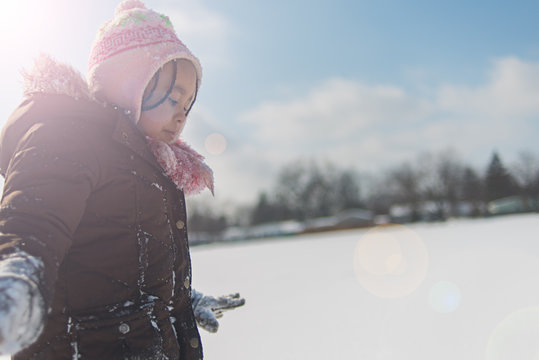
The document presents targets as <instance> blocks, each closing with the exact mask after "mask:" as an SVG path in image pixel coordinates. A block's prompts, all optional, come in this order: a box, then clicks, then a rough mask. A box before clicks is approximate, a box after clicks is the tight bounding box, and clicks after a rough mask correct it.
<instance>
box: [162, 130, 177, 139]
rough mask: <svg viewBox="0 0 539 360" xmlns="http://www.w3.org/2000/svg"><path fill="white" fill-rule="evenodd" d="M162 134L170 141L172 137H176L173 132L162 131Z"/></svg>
mask: <svg viewBox="0 0 539 360" xmlns="http://www.w3.org/2000/svg"><path fill="white" fill-rule="evenodd" d="M163 132H164V133H165V136H166V137H169V138H170V139H174V137H175V136H176V132H175V131H170V130H163Z"/></svg>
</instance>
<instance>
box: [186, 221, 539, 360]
mask: <svg viewBox="0 0 539 360" xmlns="http://www.w3.org/2000/svg"><path fill="white" fill-rule="evenodd" d="M192 258H193V267H194V269H193V270H194V285H195V287H196V288H197V289H198V290H200V291H202V292H205V293H209V294H215V295H218V294H222V293H229V292H233V291H239V292H241V294H242V295H243V296H244V297H245V298H246V299H247V304H246V305H245V307H244V308H241V309H238V310H237V311H235V312H230V313H227V314H225V317H224V318H223V319H222V321H221V328H220V330H219V332H218V333H217V334H209V333H207V332H204V331H201V332H202V336H203V342H204V347H205V354H206V356H205V358H206V359H208V360H217V359H220V360H222V359H234V360H253V359H256V360H265V359H268V360H270V359H271V360H275V359H279V360H284V359H294V360H298V359H325V360H326V359H361V360H371V359H372V360H374V359H388V360H405V359H406V360H408V359H410V360H418V359H421V360H423V359H425V360H427V359H428V360H432V359H437V360H443V359H447V360H449V359H450V360H455V359H459V360H463V359H469V360H481V359H488V360H494V359H507V360H515V359H518V360H527V359H530V360H532V359H533V360H539V215H538V214H531V215H518V216H506V217H499V218H490V219H480V220H453V221H448V222H446V223H433V224H416V225H412V226H409V227H396V228H389V229H385V230H355V231H343V232H334V233H324V234H315V235H304V236H298V237H290V238H281V239H271V240H264V241H258V242H252V243H236V244H230V245H208V246H200V247H194V248H193V249H192Z"/></svg>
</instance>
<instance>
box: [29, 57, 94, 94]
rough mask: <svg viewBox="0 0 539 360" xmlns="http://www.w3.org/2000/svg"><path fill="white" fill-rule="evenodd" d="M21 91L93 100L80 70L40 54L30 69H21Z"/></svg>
mask: <svg viewBox="0 0 539 360" xmlns="http://www.w3.org/2000/svg"><path fill="white" fill-rule="evenodd" d="M22 76H23V93H24V96H26V97H30V96H32V95H33V94H36V93H43V94H55V95H68V96H71V97H73V98H75V99H86V100H95V99H94V98H93V97H92V96H91V95H90V91H89V90H88V84H87V83H86V80H85V79H84V77H83V76H82V74H81V73H80V72H78V71H77V70H76V69H75V68H73V67H72V66H70V65H67V64H64V63H61V62H58V61H56V60H54V59H53V58H52V57H50V56H49V55H46V54H41V55H40V56H39V57H38V58H37V59H36V60H35V62H34V67H33V68H32V69H31V70H30V71H27V70H23V72H22Z"/></svg>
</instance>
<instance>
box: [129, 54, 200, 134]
mask: <svg viewBox="0 0 539 360" xmlns="http://www.w3.org/2000/svg"><path fill="white" fill-rule="evenodd" d="M176 65H177V71H176V79H173V76H174V63H173V62H168V63H167V64H165V65H164V66H163V68H162V69H161V71H160V72H159V77H158V78H157V79H156V77H155V76H154V78H152V80H150V83H149V84H148V86H147V87H146V90H145V91H144V97H143V99H146V100H147V101H146V102H147V103H148V104H156V103H158V102H159V101H160V100H162V99H163V98H164V97H165V96H166V94H167V92H168V90H169V89H170V85H171V84H172V82H174V87H173V88H172V91H171V92H170V94H169V95H168V96H167V98H166V99H165V101H164V102H163V103H161V104H160V105H159V106H157V107H155V108H153V109H150V110H143V111H142V112H141V115H140V119H139V121H138V124H137V125H138V127H139V129H140V130H141V131H142V132H143V133H144V134H145V135H146V136H149V137H151V138H153V139H155V140H160V141H163V142H166V143H168V144H170V143H173V142H174V141H176V140H177V139H178V138H179V136H180V133H181V132H182V130H183V127H184V126H185V122H186V117H187V112H188V111H189V109H190V108H191V105H192V103H193V101H194V99H195V95H196V91H197V74H196V70H195V67H194V66H193V64H192V63H191V62H190V61H189V60H184V59H181V60H177V61H176ZM156 82H157V84H156ZM154 87H155V88H154ZM152 89H154V91H153V93H151V91H152ZM150 93H151V95H150ZM148 96H150V97H149V98H148V99H147V97H148Z"/></svg>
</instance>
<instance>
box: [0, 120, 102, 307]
mask: <svg viewBox="0 0 539 360" xmlns="http://www.w3.org/2000/svg"><path fill="white" fill-rule="evenodd" d="M54 120H55V119H48V121H43V122H36V123H35V124H34V125H33V126H31V127H30V128H29V129H28V130H27V131H26V132H25V133H24V135H23V136H22V137H21V138H20V140H19V141H18V143H17V144H16V146H15V148H14V149H13V152H12V155H11V158H10V162H9V166H8V168H7V171H6V176H5V184H4V189H3V194H2V200H1V204H0V261H3V260H5V259H9V258H10V257H13V256H14V255H16V254H18V253H23V254H25V256H30V257H32V258H37V259H38V260H40V261H41V262H42V264H43V266H42V267H40V270H39V274H38V278H39V281H38V287H39V290H40V292H41V293H42V295H43V298H44V301H45V306H46V308H49V307H50V304H51V301H52V296H53V289H54V283H55V281H56V278H57V272H58V267H59V266H60V264H61V262H62V259H63V258H64V256H65V254H66V253H67V251H68V250H69V248H70V246H71V245H72V241H73V239H72V237H73V233H74V231H75V230H76V228H77V226H78V224H79V222H80V219H81V217H82V215H83V213H84V211H85V207H86V200H87V199H88V197H89V195H90V193H91V192H92V189H93V188H94V186H95V184H96V181H97V175H98V174H97V172H96V171H95V169H96V160H95V158H94V156H93V155H92V151H91V147H90V146H89V144H88V141H87V140H86V139H85V137H84V131H82V130H83V129H82V128H81V126H79V125H78V124H77V121H76V120H60V119H59V120H58V121H54Z"/></svg>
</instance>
